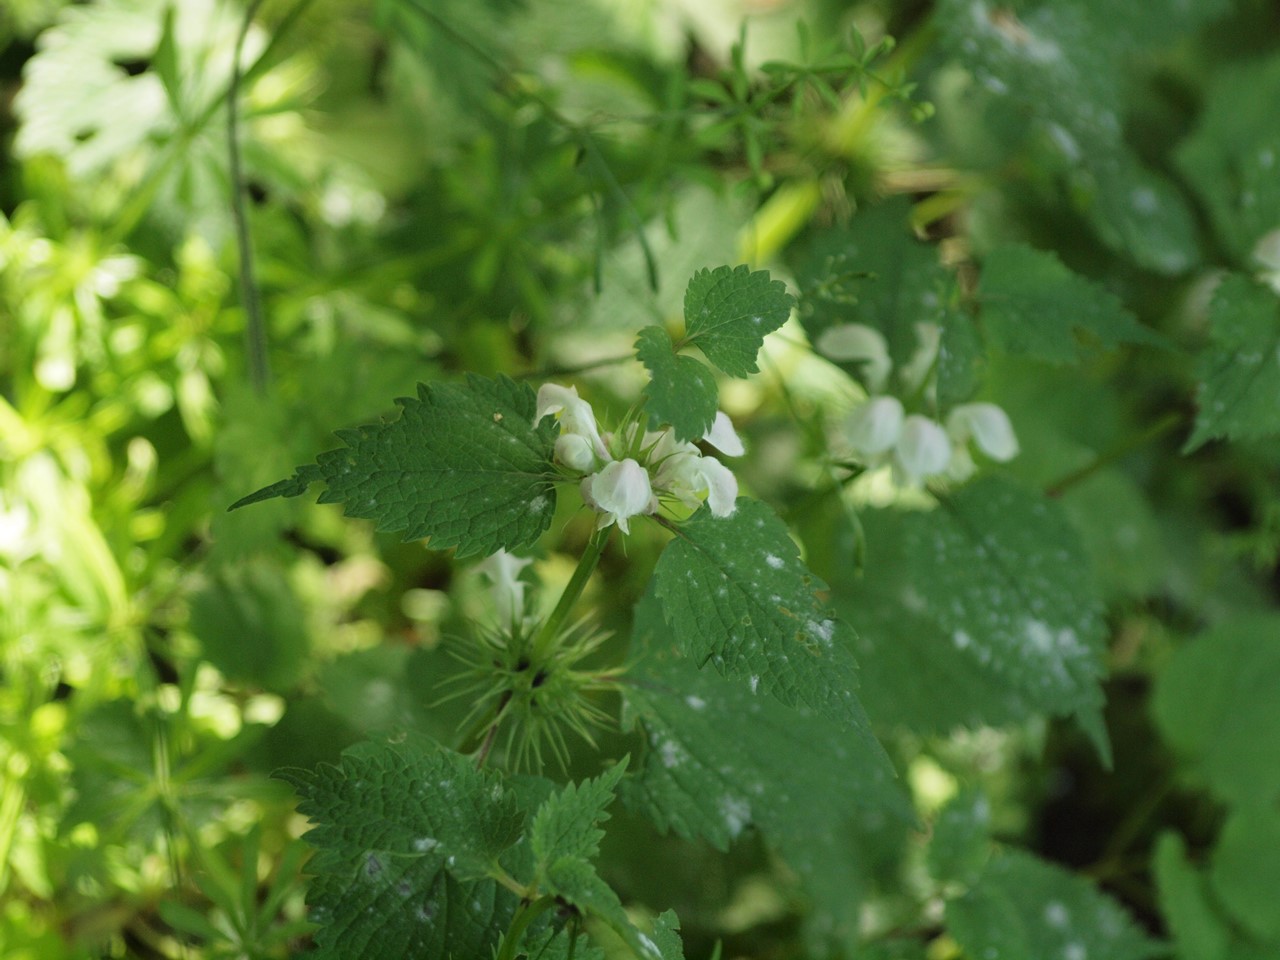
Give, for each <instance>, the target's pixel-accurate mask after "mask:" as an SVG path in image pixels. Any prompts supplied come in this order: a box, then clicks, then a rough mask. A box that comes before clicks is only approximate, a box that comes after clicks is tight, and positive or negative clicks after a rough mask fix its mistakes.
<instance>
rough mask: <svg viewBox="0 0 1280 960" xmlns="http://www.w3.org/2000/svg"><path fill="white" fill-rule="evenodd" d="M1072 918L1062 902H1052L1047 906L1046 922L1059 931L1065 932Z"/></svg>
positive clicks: (1045, 909)
mask: <svg viewBox="0 0 1280 960" xmlns="http://www.w3.org/2000/svg"><path fill="white" fill-rule="evenodd" d="M1070 920H1071V917H1070V915H1069V914H1068V913H1067V908H1066V906H1065V905H1064V904H1063V903H1062V901H1060V900H1050V901H1049V902H1048V903H1047V904H1045V908H1044V922H1045V923H1047V924H1048V925H1049V926H1051V927H1054V928H1055V929H1058V930H1065V929H1066V926H1067V923H1068V922H1070Z"/></svg>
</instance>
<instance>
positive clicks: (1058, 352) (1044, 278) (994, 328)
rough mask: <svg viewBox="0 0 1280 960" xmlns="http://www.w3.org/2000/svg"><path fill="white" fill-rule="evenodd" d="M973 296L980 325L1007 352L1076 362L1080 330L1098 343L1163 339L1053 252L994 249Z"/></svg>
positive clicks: (1081, 353)
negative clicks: (979, 309)
mask: <svg viewBox="0 0 1280 960" xmlns="http://www.w3.org/2000/svg"><path fill="white" fill-rule="evenodd" d="M978 295H979V297H980V298H981V301H982V323H983V326H984V327H985V328H986V330H987V332H988V334H989V335H990V336H991V338H992V340H994V341H995V343H996V344H998V345H999V346H1000V347H1002V348H1003V349H1004V350H1006V351H1008V352H1009V353H1018V354H1028V355H1030V356H1033V357H1037V358H1039V359H1041V360H1048V361H1050V362H1052V363H1077V362H1079V361H1080V360H1081V359H1082V358H1083V356H1084V344H1083V343H1082V342H1081V339H1080V335H1081V332H1084V333H1086V334H1087V335H1088V336H1089V337H1090V338H1091V339H1092V340H1094V341H1096V342H1097V343H1098V344H1100V345H1101V346H1103V347H1113V346H1116V345H1118V344H1121V343H1141V344H1148V345H1162V344H1163V343H1164V341H1163V340H1162V339H1161V338H1160V337H1159V336H1157V335H1156V334H1155V333H1153V332H1151V331H1150V330H1148V329H1146V328H1145V327H1143V326H1142V325H1141V324H1139V323H1138V321H1137V320H1136V319H1135V318H1134V317H1133V315H1132V314H1131V313H1129V311H1128V310H1127V309H1125V307H1124V305H1123V304H1122V303H1121V302H1120V300H1119V299H1118V298H1117V297H1115V296H1113V295H1112V294H1110V293H1108V292H1107V291H1106V290H1103V289H1102V288H1101V287H1099V286H1098V285H1097V284H1095V283H1093V282H1092V281H1090V280H1086V279H1085V278H1084V277H1081V276H1079V275H1077V274H1075V273H1072V272H1071V271H1070V270H1068V269H1067V268H1066V267H1065V266H1063V265H1062V263H1061V261H1059V260H1058V258H1057V257H1056V256H1054V255H1053V254H1052V253H1048V252H1046V251H1042V250H1033V249H1032V248H1031V247H1025V246H1020V245H1019V246H1015V245H1010V246H1004V247H998V248H996V249H995V250H993V251H992V252H991V253H990V254H989V255H988V256H987V259H986V260H985V261H984V263H983V267H982V280H981V283H980V285H979V289H978Z"/></svg>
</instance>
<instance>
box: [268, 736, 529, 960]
mask: <svg viewBox="0 0 1280 960" xmlns="http://www.w3.org/2000/svg"><path fill="white" fill-rule="evenodd" d="M277 776H279V777H280V778H281V779H284V780H286V781H288V782H289V783H291V784H292V785H293V786H294V788H295V789H296V790H297V792H298V794H299V796H300V797H301V801H300V802H299V804H298V810H299V811H300V812H301V813H304V814H306V815H307V816H308V817H310V818H311V821H312V823H313V827H312V829H311V831H310V832H309V833H308V834H307V837H306V839H307V841H308V842H309V843H311V844H312V845H313V846H315V847H317V848H318V849H317V853H316V856H315V857H314V858H313V859H312V861H311V863H310V865H309V867H308V870H309V872H311V873H313V874H315V876H316V878H315V880H314V881H313V883H312V886H311V889H310V892H309V894H308V902H309V903H310V904H311V919H312V920H314V921H315V922H316V923H318V924H319V925H320V930H319V931H318V932H317V934H316V942H317V944H318V945H319V948H320V949H319V955H320V956H321V957H334V958H339V957H342V958H357V960H374V958H377V957H385V956H392V955H393V956H442V957H449V956H454V957H463V956H487V955H488V953H489V951H490V949H491V948H492V946H493V945H494V944H495V942H496V940H497V938H498V935H499V934H500V933H501V931H502V930H503V929H505V928H506V925H507V924H508V923H509V922H510V918H511V916H512V915H513V913H514V910H515V907H516V898H515V897H514V896H513V895H511V894H510V893H508V892H507V891H505V890H504V889H502V888H500V887H498V886H497V885H496V884H495V883H494V882H493V881H491V880H484V879H477V878H481V877H484V876H486V875H489V874H491V873H492V872H493V870H494V869H495V865H496V863H497V858H498V857H499V856H500V855H501V854H502V853H503V852H504V851H506V850H507V849H508V848H510V847H511V846H512V844H514V843H515V842H516V840H517V839H518V837H519V835H520V831H521V827H522V824H523V820H524V814H523V811H522V810H521V808H520V805H519V803H518V802H517V800H516V798H515V796H514V795H513V794H511V793H510V792H508V791H507V790H506V789H504V787H503V785H502V782H501V779H500V777H499V776H498V775H497V774H494V773H491V772H488V771H481V770H477V769H476V768H475V765H474V764H473V763H472V762H471V761H470V760H468V759H467V758H465V757H462V756H460V755H458V754H455V753H452V752H451V751H446V750H444V749H442V748H440V747H437V746H435V745H434V744H431V743H427V742H421V741H418V740H412V739H411V740H408V741H406V742H404V743H402V744H388V743H362V744H359V745H358V746H356V747H353V748H351V749H350V750H348V751H347V752H346V753H344V754H343V757H342V760H341V762H340V763H339V764H338V765H337V766H332V765H328V764H322V765H321V766H320V767H319V768H318V769H317V770H315V771H308V770H283V771H280V772H279V773H278V774H277Z"/></svg>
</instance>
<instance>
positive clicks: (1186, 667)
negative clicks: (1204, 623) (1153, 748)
mask: <svg viewBox="0 0 1280 960" xmlns="http://www.w3.org/2000/svg"><path fill="white" fill-rule="evenodd" d="M1277 631H1280V618H1277V617H1271V616H1254V617H1248V618H1240V619H1236V620H1231V621H1228V622H1225V623H1223V624H1221V625H1219V626H1217V627H1215V628H1214V629H1212V630H1210V631H1209V632H1208V633H1205V634H1204V635H1202V636H1200V637H1197V638H1196V639H1195V640H1193V641H1191V642H1190V643H1189V644H1187V645H1186V646H1184V647H1182V648H1181V649H1180V650H1178V651H1177V653H1175V654H1174V656H1173V659H1172V660H1170V661H1169V663H1168V664H1167V665H1166V666H1165V668H1164V670H1163V672H1161V673H1160V675H1159V676H1158V677H1157V678H1156V689H1155V697H1154V700H1153V710H1154V713H1155V719H1156V724H1157V725H1158V726H1159V728H1160V732H1161V733H1162V734H1163V735H1164V738H1165V740H1166V741H1168V743H1169V745H1170V746H1172V747H1173V748H1174V750H1175V751H1177V753H1178V754H1179V755H1180V756H1181V757H1182V758H1183V759H1184V761H1186V762H1187V763H1188V764H1189V765H1190V767H1191V769H1192V770H1193V771H1194V772H1195V773H1196V774H1197V775H1198V776H1200V777H1203V778H1204V780H1205V781H1207V782H1208V785H1209V788H1210V789H1211V790H1212V791H1213V792H1214V793H1215V794H1217V795H1218V796H1219V797H1221V798H1222V799H1224V800H1227V801H1230V802H1235V803H1273V802H1275V801H1276V800H1277V799H1280V698H1278V697H1276V695H1275V691H1276V690H1280V644H1277V643H1276V636H1277Z"/></svg>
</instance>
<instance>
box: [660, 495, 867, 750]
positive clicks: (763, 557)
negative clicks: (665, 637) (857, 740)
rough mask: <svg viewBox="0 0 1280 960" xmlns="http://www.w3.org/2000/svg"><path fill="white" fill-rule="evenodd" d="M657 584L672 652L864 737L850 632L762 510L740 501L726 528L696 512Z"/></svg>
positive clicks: (679, 532)
mask: <svg viewBox="0 0 1280 960" xmlns="http://www.w3.org/2000/svg"><path fill="white" fill-rule="evenodd" d="M654 579H655V583H656V585H657V596H658V599H659V600H660V601H661V603H662V615H663V617H664V618H665V619H666V621H667V624H668V625H669V626H670V627H671V631H672V635H673V636H674V638H675V642H676V644H677V645H678V646H679V647H680V649H681V650H682V651H683V652H684V653H685V654H686V655H687V656H689V657H691V658H692V659H693V660H694V662H696V663H697V664H699V665H700V666H701V665H703V664H705V663H707V662H708V661H710V662H711V663H712V664H713V665H714V666H715V668H716V669H717V670H719V671H720V672H721V673H722V674H724V675H725V676H727V677H736V678H740V679H745V680H746V681H747V683H748V684H749V685H750V687H751V691H752V693H755V692H756V690H757V689H760V690H763V691H764V692H765V693H768V694H770V695H772V696H775V697H777V698H778V699H779V700H781V701H782V702H783V703H786V704H788V705H795V704H800V703H803V704H807V705H808V706H810V707H812V708H813V709H814V710H816V711H818V712H819V713H822V714H824V715H826V716H828V717H832V718H835V719H837V720H840V721H842V722H844V723H846V724H848V725H849V726H852V727H854V728H856V729H860V730H865V729H866V726H867V721H866V717H865V716H864V715H863V712H862V706H861V704H859V703H858V699H857V697H856V696H855V694H854V692H853V691H854V688H855V687H856V686H857V671H856V667H855V664H854V660H853V655H852V653H851V652H850V646H849V645H850V641H851V633H852V631H850V630H849V628H848V627H847V626H846V625H845V624H844V623H842V622H841V621H839V620H837V619H835V618H834V617H833V616H832V615H831V613H830V611H828V610H827V608H826V606H825V605H824V604H823V603H822V602H821V601H820V600H819V599H818V597H817V596H816V594H817V593H818V592H819V591H822V590H825V589H826V585H825V584H823V583H822V581H820V580H818V579H817V578H816V577H815V576H814V575H813V574H812V573H810V572H809V571H808V569H806V568H805V566H804V564H803V563H801V561H800V558H799V556H798V552H797V550H796V545H795V542H794V541H793V540H792V539H791V536H790V534H788V533H787V528H786V526H785V525H784V524H783V523H782V521H781V520H779V519H778V517H777V516H776V515H775V514H774V513H773V511H772V510H770V509H769V508H768V507H767V506H765V505H764V504H763V503H760V502H759V501H757V500H751V499H748V498H746V497H740V498H739V499H738V505H737V509H736V510H735V511H734V513H733V515H732V516H730V517H724V518H717V517H713V516H712V515H711V511H710V510H709V509H707V508H706V507H703V508H702V509H700V510H699V511H698V512H697V513H696V514H694V515H693V516H692V517H690V518H689V519H688V520H687V521H685V522H684V523H682V524H680V525H679V527H678V528H677V529H676V535H675V539H673V540H672V541H671V543H669V544H668V545H667V547H666V549H665V550H663V552H662V556H661V557H660V558H659V559H658V565H657V567H656V569H655V570H654Z"/></svg>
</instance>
